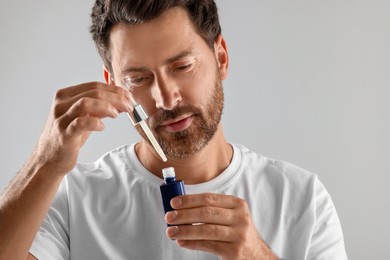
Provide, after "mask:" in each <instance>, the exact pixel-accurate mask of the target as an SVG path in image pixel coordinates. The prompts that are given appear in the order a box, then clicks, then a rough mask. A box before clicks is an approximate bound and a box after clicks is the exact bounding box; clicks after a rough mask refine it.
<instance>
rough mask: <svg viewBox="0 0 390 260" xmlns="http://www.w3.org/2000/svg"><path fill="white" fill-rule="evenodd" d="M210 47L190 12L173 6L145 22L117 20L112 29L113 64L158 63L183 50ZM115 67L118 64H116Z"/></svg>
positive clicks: (111, 48) (204, 49)
mask: <svg viewBox="0 0 390 260" xmlns="http://www.w3.org/2000/svg"><path fill="white" fill-rule="evenodd" d="M207 49H208V50H209V51H211V50H210V49H209V48H208V45H207V44H206V42H205V41H204V40H203V38H202V37H201V36H199V35H198V33H197V32H196V31H195V29H194V26H193V25H192V23H191V20H190V18H189V15H188V13H187V12H186V11H185V10H184V9H183V8H180V7H176V8H171V9H169V10H168V11H166V12H164V13H163V14H162V15H160V16H159V17H157V18H155V19H153V20H151V21H148V22H146V23H143V24H137V25H130V24H125V23H119V24H116V25H115V26H114V27H113V28H112V30H111V33H110V51H111V57H112V65H113V68H114V67H120V68H121V67H123V66H125V65H126V64H125V63H129V62H130V63H131V64H132V65H140V66H141V65H142V66H144V65H148V66H149V65H150V66H152V64H154V65H157V63H158V62H161V61H162V60H167V59H169V58H171V57H173V56H175V55H177V53H179V52H182V51H190V50H191V51H195V52H201V51H207ZM114 70H115V68H114Z"/></svg>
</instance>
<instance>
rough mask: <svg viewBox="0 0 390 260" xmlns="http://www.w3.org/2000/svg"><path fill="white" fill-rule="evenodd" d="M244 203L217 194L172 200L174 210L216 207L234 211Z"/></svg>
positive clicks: (204, 194) (187, 196) (188, 196)
mask: <svg viewBox="0 0 390 260" xmlns="http://www.w3.org/2000/svg"><path fill="white" fill-rule="evenodd" d="M242 203H243V201H242V200H241V199H239V198H237V197H234V196H230V195H222V194H215V193H202V194H189V195H182V196H177V197H175V198H173V199H172V200H171V206H172V208H174V209H183V208H196V207H204V206H214V207H221V208H227V209H233V208H236V207H237V206H240V205H242Z"/></svg>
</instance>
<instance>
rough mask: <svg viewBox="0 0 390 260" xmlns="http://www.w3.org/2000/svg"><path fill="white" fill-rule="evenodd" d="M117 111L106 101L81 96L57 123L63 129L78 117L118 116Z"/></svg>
mask: <svg viewBox="0 0 390 260" xmlns="http://www.w3.org/2000/svg"><path fill="white" fill-rule="evenodd" d="M118 113H119V112H118V110H116V108H115V107H113V106H112V105H111V104H110V103H108V102H106V101H101V100H96V99H92V98H82V99H79V100H78V101H77V102H76V103H74V104H73V105H72V107H71V108H70V109H69V110H68V111H67V112H66V113H65V114H64V115H62V116H61V117H60V118H59V119H58V125H59V128H60V129H65V128H67V127H68V125H69V124H70V123H71V122H72V121H74V120H75V119H76V118H78V117H85V116H89V117H96V118H99V119H101V118H105V117H111V118H115V117H117V116H118Z"/></svg>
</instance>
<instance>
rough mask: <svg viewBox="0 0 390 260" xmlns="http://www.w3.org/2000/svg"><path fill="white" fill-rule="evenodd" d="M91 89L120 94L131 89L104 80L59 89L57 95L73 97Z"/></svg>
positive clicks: (124, 93)
mask: <svg viewBox="0 0 390 260" xmlns="http://www.w3.org/2000/svg"><path fill="white" fill-rule="evenodd" d="M89 90H105V91H109V92H112V93H117V94H119V95H126V93H128V92H129V91H128V90H126V89H123V88H121V87H118V86H115V85H108V84H105V83H102V82H88V83H83V84H79V85H75V86H71V87H67V88H63V89H60V90H58V91H57V94H56V97H57V98H59V99H62V98H67V97H73V96H76V95H79V94H81V93H84V92H87V91H89Z"/></svg>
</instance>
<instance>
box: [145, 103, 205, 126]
mask: <svg viewBox="0 0 390 260" xmlns="http://www.w3.org/2000/svg"><path fill="white" fill-rule="evenodd" d="M184 114H192V115H193V116H198V115H201V114H202V112H201V110H200V109H198V108H195V107H192V106H182V107H176V108H174V109H172V110H159V111H157V113H156V114H154V115H153V116H150V117H149V125H150V126H151V127H152V128H154V129H156V128H158V127H159V126H161V124H162V123H164V122H165V121H167V120H170V119H175V118H178V117H180V116H181V115H184Z"/></svg>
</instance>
